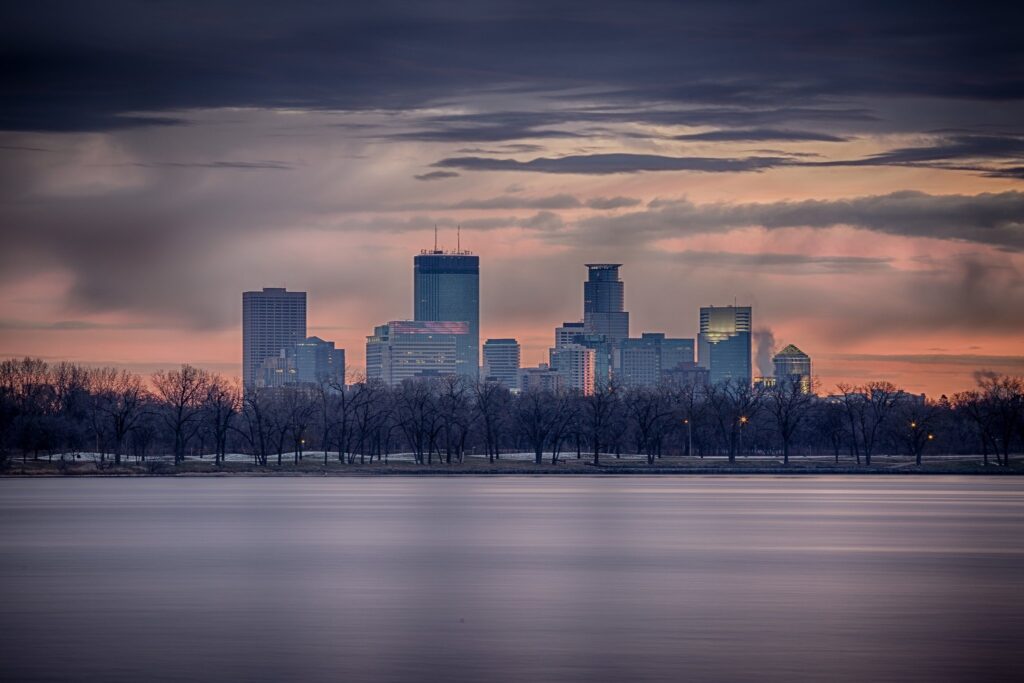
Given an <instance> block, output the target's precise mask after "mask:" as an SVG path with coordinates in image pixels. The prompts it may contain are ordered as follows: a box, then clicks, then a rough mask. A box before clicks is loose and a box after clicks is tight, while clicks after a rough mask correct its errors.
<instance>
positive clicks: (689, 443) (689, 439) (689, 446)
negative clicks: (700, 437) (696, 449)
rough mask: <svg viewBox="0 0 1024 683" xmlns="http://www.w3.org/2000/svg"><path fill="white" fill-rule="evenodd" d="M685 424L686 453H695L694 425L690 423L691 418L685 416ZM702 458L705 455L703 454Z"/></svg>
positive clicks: (688, 454) (689, 454)
mask: <svg viewBox="0 0 1024 683" xmlns="http://www.w3.org/2000/svg"><path fill="white" fill-rule="evenodd" d="M683 424H684V425H686V455H687V456H691V455H693V425H691V424H690V418H688V417H687V418H684V419H683ZM700 457H701V458H703V457H704V456H703V455H701V456H700Z"/></svg>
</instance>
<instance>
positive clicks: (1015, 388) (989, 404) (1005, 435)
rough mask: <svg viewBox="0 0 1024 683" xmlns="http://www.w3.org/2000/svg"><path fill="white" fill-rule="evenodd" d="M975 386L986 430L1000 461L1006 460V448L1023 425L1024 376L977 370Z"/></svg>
mask: <svg viewBox="0 0 1024 683" xmlns="http://www.w3.org/2000/svg"><path fill="white" fill-rule="evenodd" d="M978 386H979V388H980V390H981V393H982V396H983V397H984V404H983V406H984V409H985V411H986V412H987V413H988V414H989V423H990V430H991V433H992V434H993V436H994V439H995V446H996V449H997V453H1000V452H1001V453H1002V461H1001V462H1002V464H1003V465H1009V464H1010V449H1011V448H1012V445H1013V441H1014V439H1015V438H1016V437H1017V436H1018V431H1019V430H1020V429H1021V426H1022V425H1024V378H1022V377H1007V376H1000V375H995V374H991V373H979V377H978Z"/></svg>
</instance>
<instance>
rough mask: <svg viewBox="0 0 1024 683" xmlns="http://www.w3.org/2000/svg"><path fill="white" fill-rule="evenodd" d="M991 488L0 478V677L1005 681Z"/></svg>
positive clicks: (987, 484) (1019, 533)
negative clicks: (1, 635) (0, 599)
mask: <svg viewBox="0 0 1024 683" xmlns="http://www.w3.org/2000/svg"><path fill="white" fill-rule="evenodd" d="M1022 538H1024V482H1021V483H1018V481H1017V480H1015V479H1011V478H1002V479H997V478H991V479H983V478H937V477H899V478H881V477H870V478H857V479H852V478H814V479H812V478H792V479H787V478H757V477H754V478H714V477H709V478H698V477H685V478H667V477H661V478H635V477H629V478H603V477H601V478H571V479H570V478H558V479H553V478H529V477H523V478H466V477H458V478H451V479H442V478H433V477H432V478H420V479H417V478H372V479H330V478H328V479H322V478H304V479H241V478H234V479H138V480H106V479H91V480H45V481H24V480H4V481H0V586H2V591H3V597H4V608H3V610H2V612H0V626H2V627H3V632H4V634H5V636H4V638H3V640H2V641H0V642H2V645H0V648H2V654H3V658H2V662H0V675H2V677H3V679H4V680H44V679H51V680H68V679H78V680H89V679H91V680H105V681H137V680H154V679H158V680H254V681H271V680H312V681H320V680H324V681H327V680H332V681H333V680H346V681H376V680H402V681H410V680H411V681H420V680H422V681H438V680H453V681H481V680H488V681H505V680H508V681H523V680H529V681H544V680H570V681H594V680H605V681H626V680H664V681H678V680H683V679H687V680H717V681H728V680H750V679H755V678H756V679H760V680H775V681H822V680H831V681H863V680H869V679H885V680H897V679H898V680H917V681H940V680H981V679H988V678H991V679H997V678H998V679H1002V680H1011V679H1014V678H1017V679H1020V677H1021V676H1022V675H1024V666H1022V661H1021V657H1020V656H1019V655H1018V654H1017V652H1018V650H1019V647H1018V644H1019V642H1020V638H1021V636H1024V616H1022V615H1024V597H1022V595H1021V593H1020V591H1019V590H1017V587H1018V586H1019V582H1020V577H1021V571H1022V569H1024V548H1022V546H1021V539H1022Z"/></svg>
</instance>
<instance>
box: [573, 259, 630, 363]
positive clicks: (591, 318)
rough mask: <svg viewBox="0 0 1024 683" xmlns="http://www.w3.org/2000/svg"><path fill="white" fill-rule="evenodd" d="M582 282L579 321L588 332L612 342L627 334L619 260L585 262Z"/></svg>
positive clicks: (623, 337)
mask: <svg viewBox="0 0 1024 683" xmlns="http://www.w3.org/2000/svg"><path fill="white" fill-rule="evenodd" d="M586 265H587V268H588V269H589V274H588V276H587V281H586V282H584V283H583V324H584V326H585V327H586V332H587V333H588V334H602V335H604V336H605V338H606V339H607V340H608V341H610V342H611V343H612V344H613V345H614V344H616V343H617V342H619V341H621V340H622V339H626V338H627V337H629V313H627V312H626V311H625V310H624V306H625V285H624V284H623V282H622V280H620V279H619V268H620V267H621V266H622V264H621V263H588V264H586Z"/></svg>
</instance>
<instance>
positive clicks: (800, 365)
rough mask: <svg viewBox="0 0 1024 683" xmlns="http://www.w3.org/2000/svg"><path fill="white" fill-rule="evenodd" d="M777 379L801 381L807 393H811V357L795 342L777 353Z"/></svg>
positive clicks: (775, 361)
mask: <svg viewBox="0 0 1024 683" xmlns="http://www.w3.org/2000/svg"><path fill="white" fill-rule="evenodd" d="M772 363H773V364H774V365H775V381H776V383H778V382H799V383H800V388H801V389H802V390H803V392H804V393H805V394H809V393H811V357H810V356H808V355H807V354H806V353H804V352H803V351H801V350H800V349H798V348H797V347H796V346H794V345H793V344H790V345H788V346H787V347H786V348H784V349H782V350H781V351H779V352H778V353H777V354H775V357H774V358H772Z"/></svg>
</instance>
